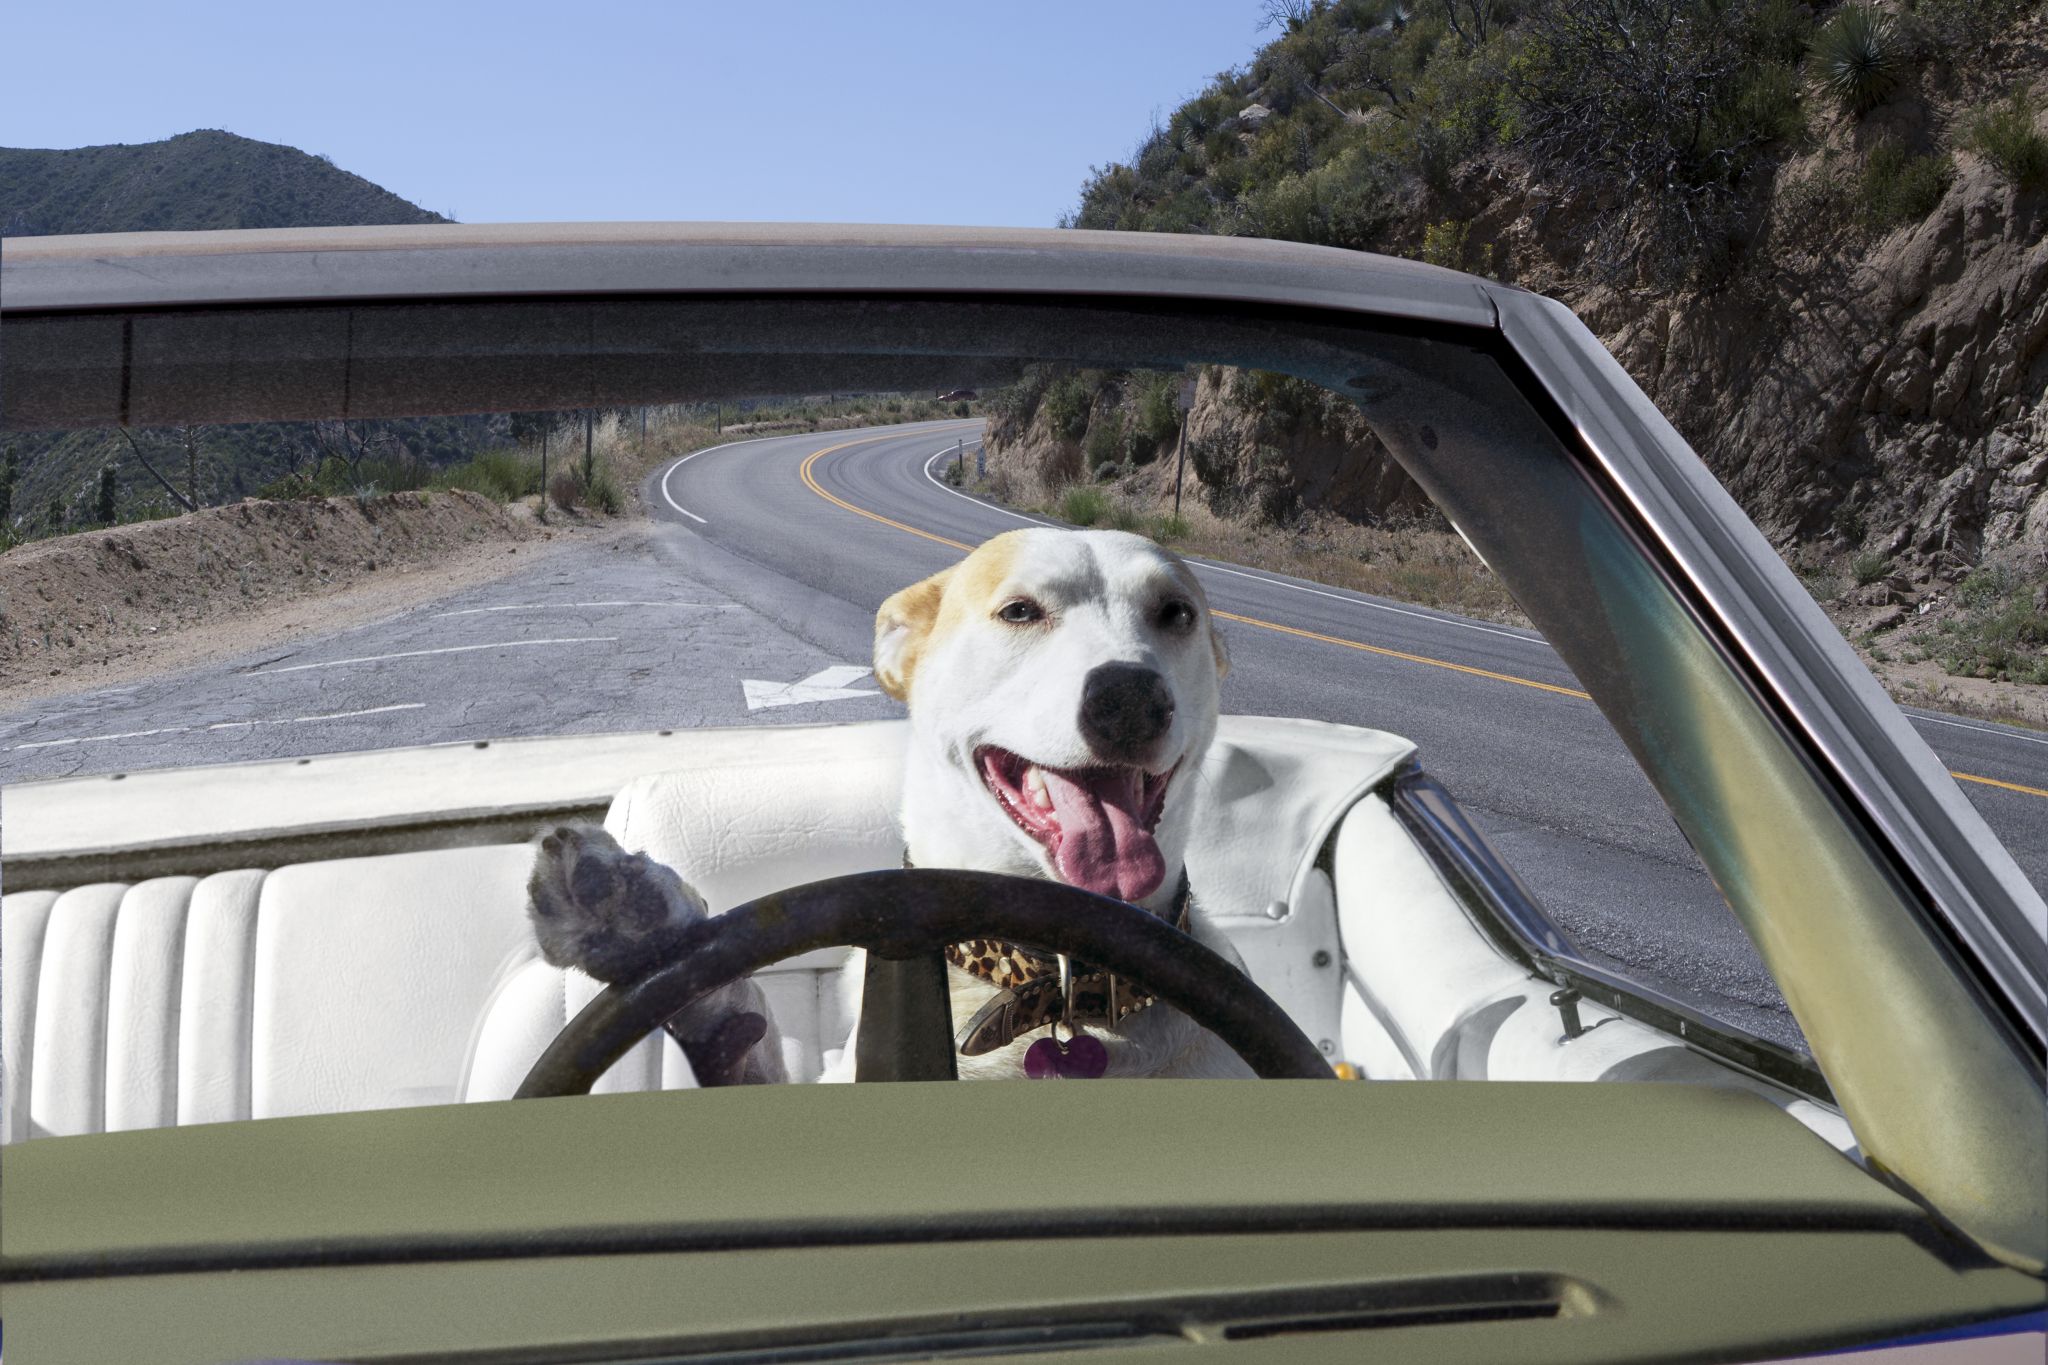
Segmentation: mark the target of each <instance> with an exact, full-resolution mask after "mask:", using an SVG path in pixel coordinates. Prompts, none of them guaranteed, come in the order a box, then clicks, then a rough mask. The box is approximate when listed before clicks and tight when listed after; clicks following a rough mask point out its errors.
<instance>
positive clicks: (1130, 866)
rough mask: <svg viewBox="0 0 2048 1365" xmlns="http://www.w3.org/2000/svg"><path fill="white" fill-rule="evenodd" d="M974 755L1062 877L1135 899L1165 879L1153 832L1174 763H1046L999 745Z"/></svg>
mask: <svg viewBox="0 0 2048 1365" xmlns="http://www.w3.org/2000/svg"><path fill="white" fill-rule="evenodd" d="M974 759H975V762H976V764H977V765H978V766H979V767H980V768H981V779H982V781H983V782H985V783H987V784H988V789H989V791H991V792H992V793H994V794H995V798H996V801H997V803H998V804H1000V805H1001V806H1002V808H1003V809H1004V811H1006V812H1008V814H1009V817H1010V818H1011V819H1012V820H1014V821H1016V822H1017V827H1018V828H1019V829H1021V830H1023V831H1024V832H1025V833H1026V834H1028V835H1030V836H1031V837H1032V838H1034V839H1036V840H1038V842H1039V843H1041V844H1043V845H1045V848H1046V851H1047V852H1048V853H1050V854H1052V864H1053V870H1054V871H1056V872H1057V873H1058V874H1059V878H1060V880H1061V881H1063V882H1065V883H1067V884H1068V885H1069V886H1078V887H1080V888H1081V889H1082V890H1084V891H1093V892H1095V893H1096V894H1097V895H1099V896H1114V897H1116V898H1117V899H1118V900H1125V901H1135V900H1141V899H1143V898H1144V897H1146V896H1149V895H1151V894H1152V893H1153V892H1154V891H1157V890H1158V889H1159V883H1161V882H1162V881H1164V880H1166V860H1165V858H1164V857H1163V856H1161V854H1160V852H1159V843H1158V841H1157V840H1155V839H1154V838H1153V837H1152V831H1153V830H1154V829H1155V828H1156V827H1157V826H1158V824H1159V816H1160V813H1161V812H1162V811H1164V810H1165V808H1166V784H1167V783H1168V782H1169V781H1170V780H1172V778H1173V773H1174V769H1173V768H1169V769H1168V770H1167V771H1165V772H1163V773H1156V774H1155V773H1148V772H1146V771H1145V770H1144V769H1143V768H1045V767H1040V766H1039V765H1038V764H1036V763H1033V762H1031V761H1030V760H1029V759H1027V758H1025V757H1024V756H1023V755H1022V754H1013V753H1011V752H1010V751H1009V750H1008V749H998V748H996V747H995V746H994V745H988V746H985V747H983V748H981V749H978V750H976V751H975V755H974ZM1178 766H1179V765H1178V764H1176V765H1175V768H1177V767H1178Z"/></svg>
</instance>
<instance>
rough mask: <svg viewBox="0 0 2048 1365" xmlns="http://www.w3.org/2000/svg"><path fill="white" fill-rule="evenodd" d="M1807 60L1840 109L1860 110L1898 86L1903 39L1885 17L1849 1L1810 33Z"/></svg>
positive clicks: (1902, 66)
mask: <svg viewBox="0 0 2048 1365" xmlns="http://www.w3.org/2000/svg"><path fill="white" fill-rule="evenodd" d="M1809 59H1810V61H1811V63H1812V69H1813V72H1814V74H1815V75H1817V76H1819V77H1820V81H1821V84H1822V85H1824V86H1826V87H1827V89H1828V92H1829V93H1830V94H1832V95H1833V96H1834V97H1835V98H1836V100H1838V101H1839V102H1840V103H1841V105H1842V107H1843V108H1844V109H1846V110H1848V111H1849V112H1850V113H1852V114H1858V115H1861V114H1864V113H1867V112H1869V111H1870V110H1871V109H1874V108H1876V107H1877V106H1878V105H1879V104H1881V103H1883V101H1884V98H1885V96H1887V95H1889V94H1891V92H1892V91H1893V90H1895V89H1896V88H1898V84H1899V80H1900V78H1901V77H1902V76H1903V75H1904V74H1905V66H1906V40H1905V38H1904V37H1903V36H1902V35H1901V34H1900V32H1899V29H1898V25H1896V24H1895V23H1893V22H1892V20H1891V18H1890V16H1888V15H1884V14H1880V13H1878V12H1877V11H1876V10H1874V9H1872V8H1871V7H1870V6H1868V5H1866V4H1862V3H1860V0H1850V3H1848V4H1846V5H1844V6H1842V7H1841V8H1840V9H1838V10H1836V11H1835V14H1834V17H1833V18H1831V19H1829V20H1828V21H1827V22H1826V23H1825V24H1823V25H1821V27H1820V31H1819V32H1818V33H1816V34H1814V35H1813V46H1812V48H1811V50H1810V52H1809Z"/></svg>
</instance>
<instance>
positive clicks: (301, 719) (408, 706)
mask: <svg viewBox="0 0 2048 1365" xmlns="http://www.w3.org/2000/svg"><path fill="white" fill-rule="evenodd" d="M425 706H426V703H425V702H423V701H403V702H398V703H395V704H394V705H391V706H371V707H367V708H365V709H363V710H361V711H330V712H328V713H327V714H326V715H323V716H289V717H283V718H273V719H270V720H223V721H216V722H215V723H213V724H212V725H209V726H207V727H205V728H206V730H207V731H208V732H209V733H211V732H213V731H215V730H247V729H250V728H252V727H254V726H258V725H307V724H311V723H312V722H315V721H324V720H353V719H355V718H356V717H357V716H381V715H383V714H384V713H385V712H387V711H418V710H422V709H424V708H425ZM192 728H193V727H192V726H190V725H166V726H163V727H161V728H159V729H155V730H130V731H128V732H126V733H125V734H118V735H78V736H76V737H74V738H71V739H41V740H35V741H33V742H31V743H28V744H17V745H15V746H14V748H16V749H54V748H56V747H57V746H59V745H63V744H101V743H105V742H106V741H108V740H114V739H144V738H147V737H148V736H150V735H182V734H185V733H187V732H189V731H190V730H191V729H192ZM10 752H11V751H10Z"/></svg>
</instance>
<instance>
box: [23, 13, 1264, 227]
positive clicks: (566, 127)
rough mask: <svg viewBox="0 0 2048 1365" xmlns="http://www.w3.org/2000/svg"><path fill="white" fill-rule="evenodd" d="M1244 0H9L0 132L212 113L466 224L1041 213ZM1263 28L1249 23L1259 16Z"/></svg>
mask: <svg viewBox="0 0 2048 1365" xmlns="http://www.w3.org/2000/svg"><path fill="white" fill-rule="evenodd" d="M1259 10H1260V6H1259V3H1258V0H1094V2H1093V3H1074V0H1032V2H1031V3H1017V2H1016V0H1011V3H1005V4H987V3H977V0H953V3H926V2H925V0H917V2H915V3H895V2H894V0H891V2H890V3H856V2H855V0H846V2H845V3H837V4H832V3H824V0H784V3H780V4H768V3H760V0H756V2H755V3H751V4H749V3H735V2H732V0H728V3H724V4H706V3H697V2H696V0H674V2H673V3H656V2H655V0H581V2H580V3H567V2H566V0H564V2H563V3H556V4H547V5H541V4H527V3H499V4H470V3H462V4H457V3H449V2H447V0H412V3H408V4H393V3H387V0H351V3H349V4H346V5H301V4H293V3H278V0H269V3H263V4H252V3H246V2H245V0H204V2H201V3H195V2H194V0H182V2H180V0H171V2H170V3H163V2H161V0H160V2H159V3H155V4H135V3H130V2H129V0H117V2H116V3H100V4H90V5H85V4H81V5H60V4H40V5H32V4H16V5H12V6H10V7H9V13H8V19H7V24H6V30H5V31H6V40H7V46H8V49H9V52H10V53H11V55H12V57H13V60H11V61H10V62H9V63H8V66H9V71H8V78H7V80H6V81H5V82H4V83H0V143H4V144H5V145H7V146H13V147H79V146H88V145H92V144H97V143H107V142H149V141H154V140H155V139H157V138H161V137H167V136H170V135H171V134H174V133H182V132H187V131H190V130H191V129H194V128H225V129H227V130H229V131H230V132H235V133H241V134H243V135H244V136H247V137H253V138H260V139H262V140H264V141H267V142H283V143H288V144H290V145H291V146H295V147H300V148H303V149H304V150H306V151H309V152H320V153H324V154H326V155H327V156H329V157H331V158H332V159H333V160H334V162H335V164H337V165H339V166H341V167H343V168H345V169H347V170H351V171H355V172H356V173H357V174H359V175H363V176H367V177H368V178H369V179H371V180H374V181H376V182H377V183H378V184H381V185H384V186H385V187H387V188H389V189H391V190H394V191H396V192H397V193H399V194H401V195H404V196H405V197H406V198H408V199H411V200H413V201H414V202H416V203H418V204H420V205H422V206H424V207H426V208H430V209H436V210H439V211H440V212H443V213H451V214H453V215H455V216H456V217H459V218H461V219H462V220H464V221H465V222H510V221H521V220H544V219H593V220H595V219H635V218H683V219H689V218H697V219H764V220H799V221H801V220H815V221H821V222H913V223H915V222H924V223H989V224H1013V225H1019V226H1037V225H1046V224H1050V223H1052V222H1053V221H1054V220H1056V219H1057V218H1058V217H1059V215H1060V214H1061V213H1062V212H1065V211H1066V210H1068V209H1070V208H1072V207H1073V206H1074V204H1075V202H1076V200H1077V198H1078V195H1079V191H1080V186H1081V182H1082V180H1083V178H1084V177H1085V176H1086V174H1087V172H1088V168H1089V167H1090V166H1091V165H1095V164H1099V163H1102V162H1106V161H1110V160H1115V159H1119V158H1122V157H1124V156H1125V155H1127V154H1128V153H1129V152H1130V150H1131V149H1132V148H1133V147H1134V146H1135V145H1136V143H1137V141H1138V139H1139V138H1140V137H1141V136H1142V134H1143V133H1144V131H1145V129H1146V127H1147V126H1148V125H1149V122H1150V120H1151V118H1152V116H1153V114H1154V113H1155V112H1160V113H1164V112H1166V111H1170V110H1171V109H1172V108H1173V107H1174V105H1176V104H1177V103H1179V102H1180V101H1181V100H1182V99H1184V98H1186V97H1187V96H1189V95H1191V94H1193V93H1195V91H1197V90H1198V89H1200V88H1201V86H1202V85H1203V84H1204V83H1205V82H1206V81H1207V80H1208V78H1209V77H1210V76H1211V75H1213V74H1214V73H1216V72H1217V71H1220V70H1222V69H1224V68H1226V67H1229V66H1233V65H1237V64H1240V63H1242V62H1244V61H1246V60H1248V59H1249V58H1250V57H1251V55H1252V53H1253V51H1254V50H1255V49H1256V48H1257V46H1258V44H1259V42H1260V40H1261V37H1260V35H1259V34H1258V33H1257V31H1256V30H1257V27H1258V23H1259ZM1268 36H1270V35H1268Z"/></svg>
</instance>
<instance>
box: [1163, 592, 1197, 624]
mask: <svg viewBox="0 0 2048 1365" xmlns="http://www.w3.org/2000/svg"><path fill="white" fill-rule="evenodd" d="M1159 624H1160V625H1162V626H1164V627H1166V628H1167V629H1168V630H1188V629H1190V628H1192V627H1193V626H1194V624H1195V604H1194V603H1192V602H1190V601H1187V600H1186V599H1185V598H1180V597H1176V598H1173V599H1172V600H1171V601H1169V602H1167V603H1166V604H1165V605H1163V606H1162V607H1160V608H1159Z"/></svg>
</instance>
